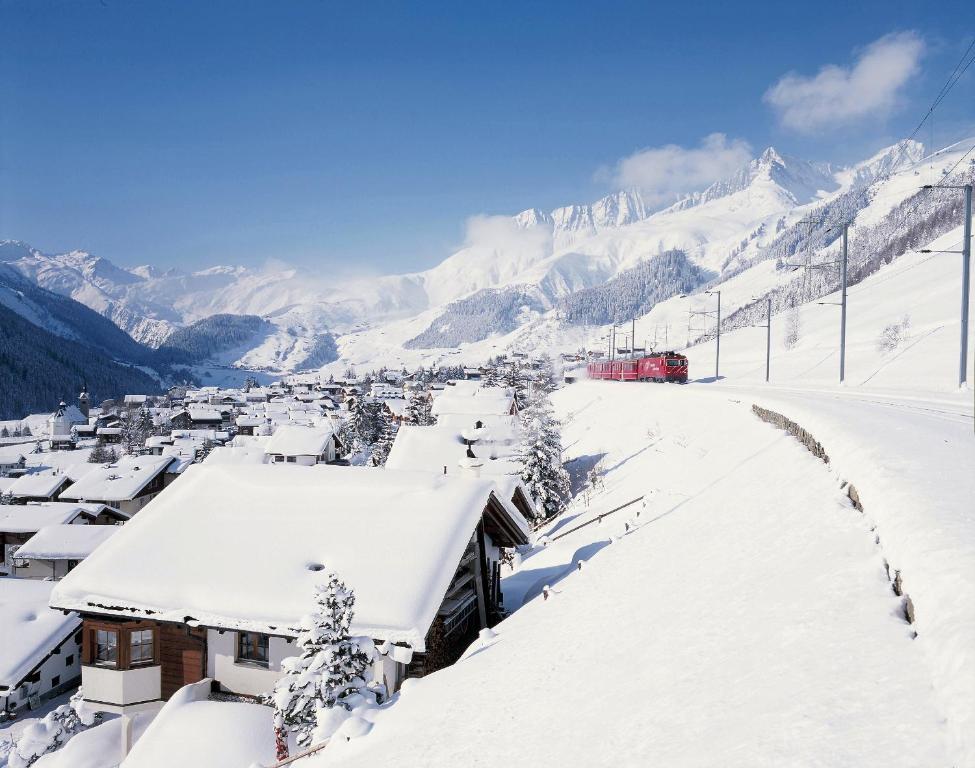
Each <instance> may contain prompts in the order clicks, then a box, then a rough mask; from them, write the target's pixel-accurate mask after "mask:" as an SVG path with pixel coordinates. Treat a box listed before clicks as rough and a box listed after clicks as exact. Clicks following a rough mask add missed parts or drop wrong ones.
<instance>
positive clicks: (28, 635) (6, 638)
mask: <svg viewBox="0 0 975 768" xmlns="http://www.w3.org/2000/svg"><path fill="white" fill-rule="evenodd" d="M54 584H55V582H52V581H41V580H39V579H14V578H5V579H0V688H4V687H6V688H13V687H15V686H17V685H18V684H20V682H21V681H22V680H23V679H24V678H25V677H26V676H27V675H29V674H30V673H31V671H32V670H33V669H34V667H36V666H37V665H38V664H40V663H41V661H42V660H43V659H44V657H45V656H47V654H48V653H50V652H51V651H52V650H54V648H55V647H57V645H58V644H59V643H60V642H61V641H62V640H64V639H65V638H66V637H67V636H68V635H70V634H71V633H72V632H73V631H74V630H75V629H77V628H78V627H79V626H80V625H81V619H79V618H78V615H77V614H75V613H69V614H64V613H62V612H61V611H55V610H52V609H51V608H48V606H47V604H48V598H49V596H50V594H51V588H52V587H53V586H54Z"/></svg>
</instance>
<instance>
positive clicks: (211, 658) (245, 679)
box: [207, 629, 298, 696]
mask: <svg viewBox="0 0 975 768" xmlns="http://www.w3.org/2000/svg"><path fill="white" fill-rule="evenodd" d="M236 651H237V633H236V632H231V631H229V630H228V631H226V632H224V633H223V634H220V632H219V631H218V630H215V629H210V630H207V676H208V677H212V678H213V679H214V680H216V681H217V682H218V683H220V685H221V686H222V687H223V688H224V689H225V690H228V691H232V692H233V693H243V694H247V695H249V696H260V695H261V694H264V693H268V692H269V691H270V690H271V689H272V688H273V687H274V684H275V683H276V682H277V680H278V678H279V677H281V660H282V659H285V658H287V657H288V656H297V655H298V647H297V646H296V645H295V644H294V641H291V642H288V641H287V640H286V639H285V638H283V637H272V638H271V639H270V642H269V643H268V655H269V657H270V658H269V663H268V666H267V668H264V667H258V666H256V665H253V664H238V663H237V662H236V661H235V660H234V659H235V657H236V655H237V653H236Z"/></svg>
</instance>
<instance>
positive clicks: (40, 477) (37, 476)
mask: <svg viewBox="0 0 975 768" xmlns="http://www.w3.org/2000/svg"><path fill="white" fill-rule="evenodd" d="M66 482H70V478H68V476H67V475H66V474H64V473H63V472H57V471H55V470H50V469H48V470H42V471H40V472H28V473H27V474H26V475H23V476H22V477H19V478H17V482H16V483H14V484H13V485H12V486H10V493H12V494H13V495H14V496H28V497H32V498H38V497H50V496H51V494H53V493H54V492H55V491H57V489H58V488H60V487H61V486H62V485H64V483H66Z"/></svg>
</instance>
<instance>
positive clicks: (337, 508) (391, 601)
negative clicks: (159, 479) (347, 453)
mask: <svg viewBox="0 0 975 768" xmlns="http://www.w3.org/2000/svg"><path fill="white" fill-rule="evenodd" d="M495 487H496V486H495V484H494V483H493V482H491V481H489V480H478V479H474V478H461V477H443V476H436V475H427V474H422V473H417V472H397V471H393V470H383V471H381V472H380V471H377V470H375V469H368V468H364V467H331V466H324V465H319V466H315V467H309V468H299V467H273V466H270V465H234V464H210V463H209V462H204V463H202V464H195V465H193V466H192V467H190V468H189V469H188V470H187V472H186V474H185V476H184V478H183V479H182V480H181V481H180V482H179V483H177V484H176V485H174V486H173V487H172V488H171V489H170V491H169V492H168V493H166V494H164V495H163V496H161V497H159V498H158V499H157V500H156V501H154V502H153V505H152V509H151V513H150V514H147V515H140V516H137V517H136V518H135V519H134V520H133V521H132V522H131V523H128V524H126V525H125V526H122V528H121V530H119V532H118V533H117V534H116V535H114V536H113V537H112V538H111V539H110V540H109V541H107V542H106V543H105V544H104V545H102V546H101V547H99V548H98V550H96V551H95V552H94V553H93V554H92V555H91V556H90V557H88V558H87V559H86V560H84V561H83V562H81V563H80V564H79V565H78V566H77V567H76V568H75V569H74V570H73V571H71V573H69V574H68V575H67V576H66V577H64V578H63V579H62V580H61V581H59V582H56V586H55V588H54V592H53V593H52V595H51V606H52V607H55V608H60V609H62V610H65V611H78V612H80V613H81V615H82V617H83V619H84V630H83V666H82V684H83V686H84V691H85V699H86V701H88V702H89V703H90V704H93V705H94V706H96V707H98V708H100V709H102V710H104V711H107V712H119V713H122V714H123V715H128V714H130V713H132V712H135V711H139V710H142V709H152V708H156V707H158V706H160V702H161V700H163V699H168V698H169V697H170V696H171V695H172V694H173V693H174V692H175V691H176V690H177V689H179V688H180V687H182V686H183V685H186V684H188V683H194V682H197V681H199V680H202V679H204V678H205V677H209V678H212V679H213V680H214V686H215V687H217V688H219V689H220V690H222V691H226V692H231V693H235V694H240V695H245V696H258V695H260V694H263V693H264V692H266V691H268V690H270V689H271V687H272V686H273V685H274V682H275V681H276V680H277V678H278V677H279V676H280V675H281V661H282V659H284V658H287V657H288V656H292V655H295V654H296V652H297V649H296V647H295V645H294V638H295V637H296V635H297V630H296V627H297V625H298V622H299V620H300V618H301V617H302V616H303V615H305V614H306V613H307V612H308V610H309V606H310V605H311V601H312V596H313V589H314V587H315V585H317V584H320V583H322V580H323V579H324V577H325V576H326V575H327V574H328V573H329V572H330V571H334V572H336V573H337V574H339V575H340V577H341V578H342V579H343V580H344V581H345V583H346V584H347V585H348V586H349V587H351V588H352V589H353V590H355V594H356V606H355V607H356V612H355V616H354V619H353V624H352V631H353V633H355V634H357V635H364V636H368V637H371V638H372V639H373V640H375V641H376V642H377V645H378V647H379V650H380V655H379V656H378V657H377V658H376V660H375V661H374V664H373V668H372V672H371V675H372V678H373V680H374V681H375V682H378V683H382V684H384V685H385V687H386V690H387V691H388V692H389V693H392V692H393V691H395V690H397V689H398V688H399V686H400V684H401V682H402V680H403V679H404V678H406V677H410V676H421V675H424V674H428V673H430V672H432V671H434V670H436V669H439V668H441V667H443V666H446V665H448V664H451V663H453V662H454V661H455V660H456V659H457V658H459V656H460V654H461V653H462V652H463V650H464V649H465V648H466V647H467V646H468V645H469V644H470V642H471V641H472V640H473V639H474V638H475V637H476V636H477V633H478V631H479V630H480V629H482V628H484V627H486V626H490V625H493V624H494V623H496V622H497V621H498V620H499V619H500V618H501V617H502V616H503V614H504V608H503V601H502V594H501V589H500V566H499V558H500V554H501V548H507V547H515V546H518V545H522V544H525V543H527V542H528V530H527V524H526V522H525V520H524V519H523V518H522V516H521V515H520V514H519V513H518V511H517V510H516V509H514V508H513V507H512V506H511V505H510V504H509V503H507V502H506V501H505V500H504V499H502V498H500V497H499V496H498V495H497V493H496V492H495ZM188 532H192V533H191V534H190V535H187V534H188ZM363 552H366V553H367V556H363ZM200 585H205V588H203V589H201V588H200Z"/></svg>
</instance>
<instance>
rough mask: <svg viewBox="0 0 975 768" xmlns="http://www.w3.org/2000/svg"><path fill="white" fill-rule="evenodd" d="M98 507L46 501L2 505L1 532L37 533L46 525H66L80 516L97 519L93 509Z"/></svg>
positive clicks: (0, 510) (0, 511)
mask: <svg viewBox="0 0 975 768" xmlns="http://www.w3.org/2000/svg"><path fill="white" fill-rule="evenodd" d="M97 506H98V505H90V506H89V505H86V504H70V503H68V502H63V501H44V502H40V503H38V504H0V531H3V532H4V533H36V532H37V531H39V530H40V529H41V528H43V527H44V526H45V525H64V524H67V523H70V522H71V521H72V520H74V519H75V518H76V517H78V516H79V515H80V516H82V517H95V516H96V515H97V514H98V512H97V511H96V512H92V511H91V510H92V508H94V507H97Z"/></svg>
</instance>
